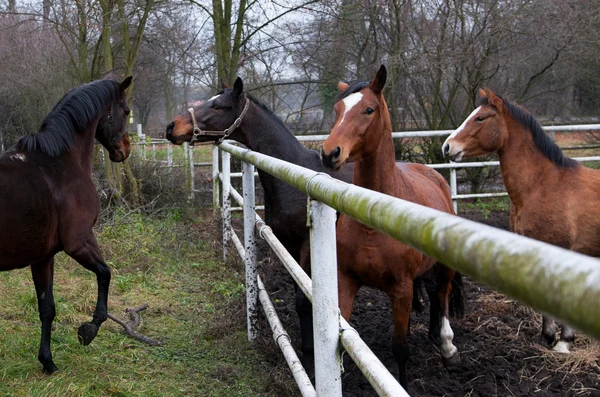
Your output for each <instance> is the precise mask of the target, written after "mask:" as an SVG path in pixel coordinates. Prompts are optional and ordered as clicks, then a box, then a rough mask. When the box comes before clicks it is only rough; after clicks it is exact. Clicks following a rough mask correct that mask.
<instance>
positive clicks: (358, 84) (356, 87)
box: [335, 80, 371, 103]
mask: <svg viewBox="0 0 600 397" xmlns="http://www.w3.org/2000/svg"><path fill="white" fill-rule="evenodd" d="M370 84H371V82H370V81H365V80H355V81H351V82H350V83H348V88H346V89H345V90H344V91H342V92H340V93H339V94H338V96H337V97H335V102H336V103H338V102H339V101H341V100H342V99H344V98H346V97H347V96H349V95H352V94H354V93H355V92H359V91H360V90H362V89H364V88H366V87H368V86H369V85H370Z"/></svg>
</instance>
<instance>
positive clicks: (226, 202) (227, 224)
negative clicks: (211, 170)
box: [221, 152, 231, 260]
mask: <svg viewBox="0 0 600 397" xmlns="http://www.w3.org/2000/svg"><path fill="white" fill-rule="evenodd" d="M230 159H231V155H230V154H229V153H228V152H223V155H222V156H221V169H222V175H221V176H222V182H223V214H222V216H223V218H222V219H223V260H226V259H227V249H228V246H229V240H230V238H231V237H230V235H231V211H230V208H231V198H230V195H231V193H230V192H231V179H230V178H229V172H230V164H231V162H230Z"/></svg>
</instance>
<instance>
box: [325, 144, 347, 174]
mask: <svg viewBox="0 0 600 397" xmlns="http://www.w3.org/2000/svg"><path fill="white" fill-rule="evenodd" d="M345 162H346V160H345V159H344V160H342V149H341V148H340V147H339V146H336V147H335V148H334V149H333V150H332V151H331V152H330V153H329V154H327V153H325V151H324V150H323V149H321V163H323V165H324V166H325V167H327V168H329V169H332V170H336V171H337V170H339V169H340V168H342V166H343V165H344V163H345Z"/></svg>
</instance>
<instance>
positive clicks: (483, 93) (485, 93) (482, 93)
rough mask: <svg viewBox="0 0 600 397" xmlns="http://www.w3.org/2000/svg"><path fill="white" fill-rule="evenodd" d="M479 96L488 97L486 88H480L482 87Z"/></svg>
mask: <svg viewBox="0 0 600 397" xmlns="http://www.w3.org/2000/svg"><path fill="white" fill-rule="evenodd" d="M479 97H480V98H481V99H485V98H487V92H485V90H484V89H483V88H480V89H479Z"/></svg>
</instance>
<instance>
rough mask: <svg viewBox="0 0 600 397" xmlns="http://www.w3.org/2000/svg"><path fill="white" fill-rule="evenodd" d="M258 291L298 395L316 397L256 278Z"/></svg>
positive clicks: (261, 284)
mask: <svg viewBox="0 0 600 397" xmlns="http://www.w3.org/2000/svg"><path fill="white" fill-rule="evenodd" d="M258 290H259V298H260V302H261V304H262V307H263V309H264V311H265V315H266V317H267V320H268V321H269V325H270V326H271V330H272V331H273V339H274V340H275V343H277V344H278V345H279V348H280V349H281V352H282V353H283V357H284V358H285V361H286V362H287V364H288V367H289V368H290V371H292V376H293V377H294V379H295V380H296V384H297V385H298V389H300V393H301V394H302V396H303V397H316V396H317V392H316V391H315V388H314V386H313V385H312V383H311V381H310V378H309V377H308V375H307V374H306V371H305V370H304V367H303V366H302V363H301V362H300V359H299V358H298V355H297V354H296V351H294V348H293V346H292V341H291V338H290V336H289V335H288V333H287V332H286V331H285V328H283V325H281V322H280V321H279V317H277V312H276V311H275V307H273V303H272V302H271V299H270V298H269V294H268V293H267V291H266V289H265V286H264V284H263V282H262V280H261V279H260V277H258Z"/></svg>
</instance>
